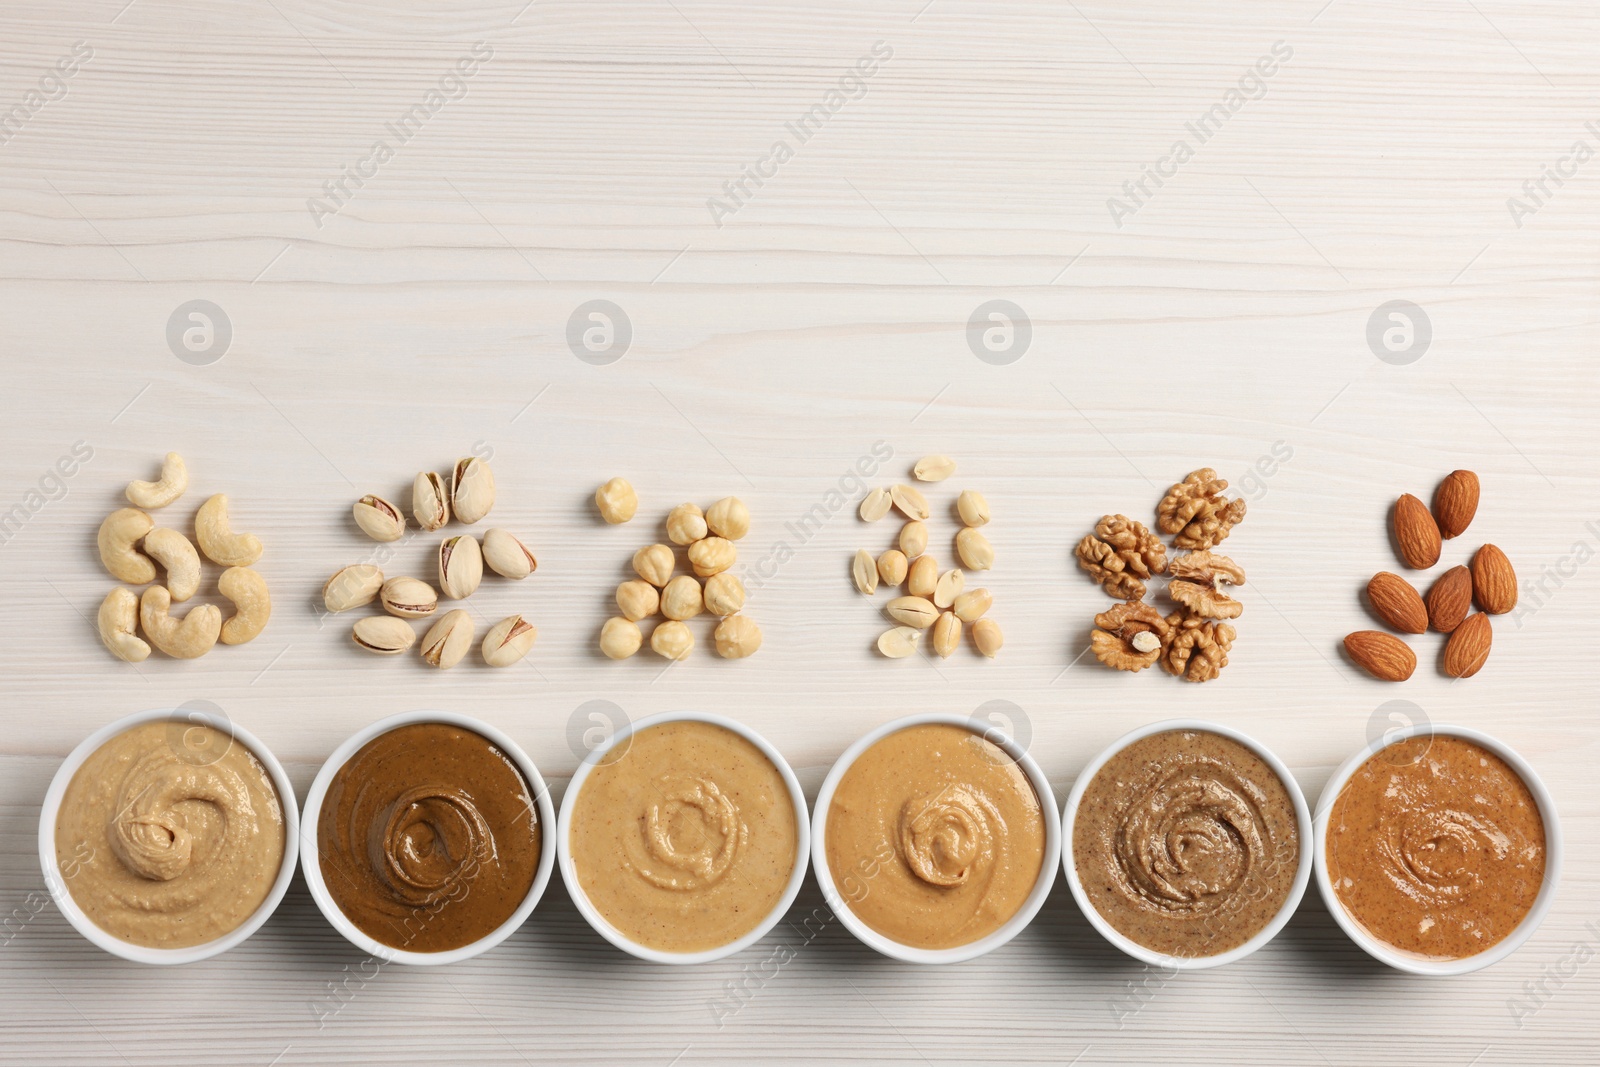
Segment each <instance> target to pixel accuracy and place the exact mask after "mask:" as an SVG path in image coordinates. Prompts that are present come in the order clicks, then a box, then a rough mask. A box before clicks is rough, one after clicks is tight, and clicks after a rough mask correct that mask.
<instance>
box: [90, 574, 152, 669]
mask: <svg viewBox="0 0 1600 1067" xmlns="http://www.w3.org/2000/svg"><path fill="white" fill-rule="evenodd" d="M138 619H139V597H138V595H137V594H136V593H134V592H133V590H131V589H126V588H124V587H122V586H120V585H119V586H117V587H116V588H115V589H113V590H111V592H109V593H107V594H106V598H105V599H104V600H102V601H101V602H100V614H99V617H98V619H97V620H96V623H97V625H98V627H99V630H100V640H102V641H104V642H105V645H106V648H108V649H110V650H111V654H112V655H113V656H115V657H117V658H118V659H120V660H123V661H124V662H127V663H142V662H143V661H144V660H146V659H148V658H149V656H150V646H149V645H147V644H145V643H144V642H143V641H141V640H139V636H138V634H136V633H135V632H134V631H135V630H136V629H137V628H138Z"/></svg>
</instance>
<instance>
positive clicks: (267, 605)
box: [217, 567, 272, 645]
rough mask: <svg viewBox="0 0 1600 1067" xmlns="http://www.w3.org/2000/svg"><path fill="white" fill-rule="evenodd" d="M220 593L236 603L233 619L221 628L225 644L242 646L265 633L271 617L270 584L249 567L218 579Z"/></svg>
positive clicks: (234, 604) (232, 571)
mask: <svg viewBox="0 0 1600 1067" xmlns="http://www.w3.org/2000/svg"><path fill="white" fill-rule="evenodd" d="M217 591H218V592H220V593H221V594H222V595H223V596H225V597H227V598H228V599H229V600H231V601H233V607H234V613H233V618H231V619H229V620H228V621H227V622H225V623H223V624H222V643H223V644H225V645H242V644H244V643H245V642H246V641H251V640H254V639H255V636H256V635H257V634H259V633H260V632H261V631H262V630H264V629H266V626H267V619H268V618H269V617H271V615H272V597H270V596H269V595H268V594H267V581H266V579H265V578H263V577H261V575H260V574H259V573H257V572H256V571H253V570H251V569H250V568H249V567H229V568H228V569H227V570H225V571H223V572H222V577H221V578H218V579H217Z"/></svg>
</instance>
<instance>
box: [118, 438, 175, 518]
mask: <svg viewBox="0 0 1600 1067" xmlns="http://www.w3.org/2000/svg"><path fill="white" fill-rule="evenodd" d="M187 488H189V469H188V468H187V467H185V466H184V463H183V457H182V456H180V455H178V453H176V452H168V453H167V458H166V459H164V460H162V462H161V478H160V479H159V480H158V481H154V482H140V481H135V482H129V483H128V488H127V491H126V495H127V497H128V503H130V504H132V505H133V506H134V507H136V508H145V509H147V510H151V511H153V510H155V509H156V508H164V507H166V506H167V505H168V504H170V503H172V502H173V501H174V500H176V499H178V498H179V497H180V496H182V495H183V491H184V490H185V489H187Z"/></svg>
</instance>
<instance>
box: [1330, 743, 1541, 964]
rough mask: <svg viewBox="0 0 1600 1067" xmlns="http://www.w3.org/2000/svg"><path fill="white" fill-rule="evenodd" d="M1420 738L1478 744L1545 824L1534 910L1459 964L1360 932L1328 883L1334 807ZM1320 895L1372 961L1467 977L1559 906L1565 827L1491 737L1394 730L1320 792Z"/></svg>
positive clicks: (1520, 762) (1520, 765) (1518, 761)
mask: <svg viewBox="0 0 1600 1067" xmlns="http://www.w3.org/2000/svg"><path fill="white" fill-rule="evenodd" d="M1421 734H1431V735H1434V736H1439V737H1459V738H1462V739H1463V740H1467V741H1471V742H1474V743H1475V744H1478V745H1481V746H1482V747H1484V748H1486V749H1488V750H1489V751H1490V752H1493V753H1494V754H1495V755H1497V756H1499V757H1500V758H1501V759H1503V760H1505V762H1506V765H1507V766H1509V767H1510V768H1511V769H1512V770H1513V771H1515V772H1516V773H1517V777H1519V778H1521V779H1522V782H1523V784H1524V785H1526V786H1527V787H1528V792H1530V793H1532V794H1533V799H1534V802H1535V803H1536V804H1538V806H1539V816H1540V817H1541V818H1542V819H1543V820H1544V849H1545V864H1544V882H1543V884H1541V885H1540V886H1539V895H1538V896H1537V897H1535V898H1534V900H1533V907H1532V908H1530V909H1529V910H1528V914H1527V915H1525V916H1523V919H1522V922H1521V923H1519V924H1518V925H1517V928H1516V929H1515V930H1513V931H1511V933H1510V934H1508V935H1506V937H1505V938H1504V939H1503V940H1501V941H1500V942H1499V943H1498V944H1496V945H1492V946H1490V947H1489V948H1487V949H1485V950H1484V951H1482V952H1479V953H1477V954H1476V955H1473V956H1464V957H1462V958H1461V959H1458V960H1433V959H1428V958H1426V957H1423V956H1414V955H1411V954H1410V953H1407V952H1402V951H1400V950H1399V949H1396V948H1395V947H1394V946H1392V945H1390V944H1388V943H1387V942H1384V941H1380V940H1378V939H1377V938H1376V937H1374V936H1372V935H1371V934H1369V933H1368V932H1367V931H1366V930H1363V929H1362V928H1361V926H1360V925H1359V924H1358V923H1357V922H1356V921H1355V920H1354V919H1352V918H1351V917H1350V915H1349V913H1347V912H1346V911H1345V909H1344V905H1343V904H1342V903H1340V901H1339V898H1338V896H1337V895H1335V893H1334V891H1333V883H1332V881H1330V879H1329V877H1328V863H1327V848H1328V817H1329V815H1330V814H1332V811H1333V803H1334V801H1335V800H1337V799H1338V797H1339V792H1340V790H1342V789H1344V786H1345V783H1346V782H1348V781H1349V780H1350V776H1351V775H1353V774H1355V772H1356V771H1357V770H1358V769H1359V768H1360V767H1361V765H1362V764H1364V763H1366V762H1367V760H1368V759H1370V758H1371V757H1373V756H1375V755H1377V754H1378V753H1379V752H1381V751H1382V750H1383V749H1385V748H1388V747H1389V746H1390V745H1392V744H1395V743H1397V742H1400V741H1404V740H1406V739H1407V738H1410V737H1416V736H1418V735H1421ZM1314 837H1315V848H1316V871H1317V890H1318V892H1320V893H1321V894H1322V900H1323V903H1325V904H1326V905H1327V906H1328V911H1330V912H1332V913H1333V919H1334V921H1335V922H1337V923H1338V924H1339V927H1340V929H1342V930H1343V931H1344V932H1345V933H1346V934H1348V935H1349V937H1350V940H1352V941H1354V942H1355V943H1356V944H1357V945H1360V946H1361V947H1362V948H1363V949H1364V950H1366V952H1367V954H1368V955H1370V956H1371V957H1372V958H1373V959H1376V960H1379V961H1380V962H1383V963H1387V964H1388V965H1389V966H1391V967H1394V968H1396V969H1397V970H1401V971H1408V972H1410V973H1411V974H1429V975H1449V974H1466V973H1468V972H1469V971H1476V970H1480V969H1482V968H1484V967H1487V966H1489V965H1490V964H1491V963H1498V962H1499V961H1500V960H1503V959H1505V958H1506V957H1507V956H1509V955H1511V953H1513V952H1515V951H1516V950H1517V949H1518V948H1519V947H1520V946H1521V945H1522V943H1523V942H1524V941H1526V940H1528V938H1530V937H1532V936H1533V932H1534V931H1535V930H1537V929H1538V928H1539V924H1540V923H1541V922H1543V921H1544V917H1545V915H1546V914H1547V913H1548V912H1549V911H1550V906H1551V905H1552V904H1554V903H1555V898H1556V884H1557V883H1558V882H1559V881H1560V879H1561V858H1562V845H1561V821H1560V818H1559V817H1558V816H1557V815H1556V804H1555V799H1554V798H1553V797H1551V795H1550V791H1549V790H1548V789H1546V788H1545V786H1544V783H1543V782H1542V781H1540V780H1539V776H1538V775H1537V774H1535V773H1534V770H1533V768H1532V767H1530V766H1529V765H1528V762H1527V761H1526V760H1524V759H1523V758H1522V757H1521V756H1519V755H1517V753H1516V752H1515V751H1513V750H1512V749H1511V748H1510V747H1508V746H1507V745H1505V744H1503V743H1502V742H1500V741H1497V740H1495V739H1494V738H1492V737H1490V736H1489V735H1488V734H1482V733H1479V732H1478V731H1476V730H1469V729H1467V728H1466V727H1464V726H1431V725H1426V724H1423V725H1417V726H1410V727H1407V728H1405V729H1402V730H1394V731H1391V732H1390V733H1388V734H1385V735H1384V736H1382V737H1378V738H1374V739H1373V741H1372V742H1371V743H1370V744H1368V745H1367V746H1366V747H1365V748H1363V749H1362V750H1361V751H1359V752H1357V753H1356V754H1355V755H1353V756H1351V757H1350V758H1349V759H1347V760H1345V761H1344V762H1343V763H1341V764H1340V765H1339V769H1338V770H1336V771H1334V772H1333V777H1332V778H1330V779H1328V784H1327V785H1326V786H1325V787H1324V788H1323V790H1322V796H1321V797H1319V798H1318V799H1317V818H1316V830H1315V835H1314Z"/></svg>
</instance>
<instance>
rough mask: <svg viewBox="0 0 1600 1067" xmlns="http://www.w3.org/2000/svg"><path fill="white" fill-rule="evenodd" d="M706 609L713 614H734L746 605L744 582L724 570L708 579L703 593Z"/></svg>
mask: <svg viewBox="0 0 1600 1067" xmlns="http://www.w3.org/2000/svg"><path fill="white" fill-rule="evenodd" d="M703 599H704V600H705V605H706V610H707V611H709V612H711V614H713V615H723V616H727V615H733V614H735V613H737V612H738V611H739V609H740V608H742V607H744V583H743V582H741V581H740V580H739V579H738V577H737V576H735V575H732V574H729V573H727V572H726V571H724V572H723V573H721V574H713V575H712V576H711V577H710V578H707V579H706V588H705V593H704V594H703Z"/></svg>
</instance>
